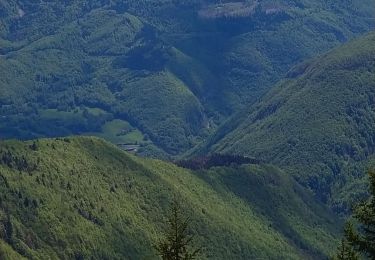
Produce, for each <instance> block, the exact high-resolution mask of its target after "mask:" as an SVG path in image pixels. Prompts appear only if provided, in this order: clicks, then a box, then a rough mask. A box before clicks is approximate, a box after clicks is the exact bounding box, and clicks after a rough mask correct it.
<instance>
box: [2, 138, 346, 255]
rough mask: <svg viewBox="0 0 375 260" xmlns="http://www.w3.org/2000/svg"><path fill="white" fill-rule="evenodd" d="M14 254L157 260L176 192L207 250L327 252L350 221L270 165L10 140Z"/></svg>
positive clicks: (101, 144) (8, 244)
mask: <svg viewBox="0 0 375 260" xmlns="http://www.w3.org/2000/svg"><path fill="white" fill-rule="evenodd" d="M0 191H1V192H0V252H1V254H2V255H3V256H4V255H6V256H7V257H8V259H21V256H23V257H25V258H28V259H74V258H75V259H82V258H84V259H86V258H88V259H91V258H94V259H154V258H155V252H154V251H153V249H152V245H153V243H155V242H156V241H157V239H158V237H159V236H160V234H161V233H162V230H163V227H164V224H163V223H165V220H166V212H167V210H168V207H169V203H170V201H171V200H172V198H173V196H176V197H177V198H178V199H179V200H180V201H181V202H183V203H182V205H183V210H184V211H185V213H186V215H188V216H191V232H192V234H194V235H195V240H194V241H195V243H197V244H199V245H203V247H204V251H203V255H202V256H201V258H202V259H205V258H214V259H251V258H258V259H259V258H262V259H265V258H266V259H280V257H281V258H285V259H301V258H303V259H321V258H323V257H325V256H327V255H328V254H330V253H331V250H332V248H334V247H335V245H336V242H337V240H336V238H337V236H338V233H339V232H338V231H337V230H338V228H339V226H340V221H338V220H337V218H336V217H335V216H334V215H333V214H331V213H330V212H329V211H328V210H327V209H326V208H325V207H324V206H322V205H320V204H319V203H317V202H316V201H315V200H314V199H312V196H311V193H310V192H307V191H306V190H305V189H303V188H302V187H301V186H300V185H299V184H297V182H295V181H294V180H293V179H292V178H290V176H289V175H288V174H285V173H284V172H282V171H280V170H278V169H276V168H275V167H272V166H270V165H255V164H254V165H237V166H236V165H233V166H232V167H212V168H210V169H207V170H202V171H195V172H194V171H190V170H187V169H182V168H178V167H177V166H175V165H173V164H171V163H166V162H162V161H158V160H151V159H141V158H138V157H135V156H133V155H130V154H128V153H125V152H123V151H122V150H120V149H118V148H117V147H115V146H113V145H112V144H109V143H107V142H105V141H103V140H101V139H98V138H89V137H72V138H58V139H41V140H35V141H29V142H19V141H2V142H1V143H0Z"/></svg>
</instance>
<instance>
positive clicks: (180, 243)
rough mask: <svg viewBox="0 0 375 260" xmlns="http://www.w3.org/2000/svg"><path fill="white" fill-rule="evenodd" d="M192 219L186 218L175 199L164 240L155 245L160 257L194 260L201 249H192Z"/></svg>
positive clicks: (164, 258) (165, 259)
mask: <svg viewBox="0 0 375 260" xmlns="http://www.w3.org/2000/svg"><path fill="white" fill-rule="evenodd" d="M189 223H190V219H189V218H188V217H185V216H184V214H183V212H182V209H181V205H180V204H179V202H178V200H177V199H176V198H174V199H173V202H172V205H171V208H170V212H169V216H168V221H167V224H168V225H167V229H166V231H165V234H164V238H163V239H162V240H161V241H159V243H158V244H157V245H155V249H156V250H157V252H158V254H159V256H160V257H161V258H162V259H163V260H193V259H196V257H197V256H198V254H199V252H200V251H201V249H200V248H199V249H192V248H191V243H192V240H193V236H191V235H189V234H188V232H189V230H188V228H189Z"/></svg>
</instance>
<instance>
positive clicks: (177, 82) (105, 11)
mask: <svg viewBox="0 0 375 260" xmlns="http://www.w3.org/2000/svg"><path fill="white" fill-rule="evenodd" d="M220 2H221V3H219V1H208V0H195V1H172V0H168V1H160V0H152V1H131V0H127V1H122V0H121V1H119V0H116V1H108V0H95V1H77V0H73V1H43V2H42V1H23V0H20V1H15V0H9V1H4V0H1V1H0V19H1V25H0V45H1V48H0V69H1V72H0V73H1V74H0V75H1V77H0V85H1V88H0V116H1V118H2V120H1V123H0V133H1V137H6V138H8V137H17V138H23V139H28V138H36V137H43V136H62V135H69V134H96V135H99V136H102V137H105V138H106V139H107V140H111V141H113V142H116V143H133V144H135V143H137V144H142V147H140V153H143V154H146V155H158V156H161V155H163V154H172V155H176V154H179V153H181V152H184V151H186V150H188V149H189V148H191V147H193V146H195V145H196V144H197V143H199V142H200V141H201V140H204V139H205V138H206V137H207V136H208V135H209V134H210V133H211V132H212V130H213V129H215V128H216V126H217V125H218V124H220V123H221V122H222V121H223V120H224V119H225V118H227V116H228V115H230V114H232V113H233V112H235V111H237V110H238V109H240V108H241V107H243V106H244V105H245V104H246V105H249V104H251V103H253V102H254V101H255V100H257V99H258V98H259V97H260V96H261V95H263V94H264V93H265V92H266V91H267V90H268V89H269V88H270V86H271V85H272V84H273V83H274V82H276V81H277V80H278V79H280V78H281V77H282V75H283V74H284V73H285V72H286V71H287V70H288V69H289V68H290V67H291V66H292V65H293V64H296V63H297V62H300V61H301V60H303V59H305V58H308V57H311V56H313V55H315V54H316V53H319V52H322V51H323V50H327V49H329V48H331V47H333V46H336V45H338V44H340V43H342V42H344V41H346V40H347V39H350V38H352V37H354V36H355V35H357V34H360V33H363V32H365V31H368V30H369V29H370V28H371V27H372V25H373V12H374V9H375V6H374V5H373V4H372V0H364V1H355V2H353V1H340V2H339V3H337V1H323V0H311V1H302V0H298V1H297V0H296V1H276V0H275V1H270V0H267V1H266V0H262V1H260V0H259V1H254V2H251V1H238V2H231V1H220ZM218 10H222V11H218Z"/></svg>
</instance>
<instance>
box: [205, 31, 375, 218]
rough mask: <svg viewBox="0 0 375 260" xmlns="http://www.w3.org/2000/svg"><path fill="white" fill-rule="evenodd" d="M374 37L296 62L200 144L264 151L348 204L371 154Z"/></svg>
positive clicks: (261, 154)
mask: <svg viewBox="0 0 375 260" xmlns="http://www.w3.org/2000/svg"><path fill="white" fill-rule="evenodd" d="M374 43H375V33H370V34H368V35H366V36H364V37H361V38H359V39H357V40H354V41H351V42H350V43H348V44H346V45H344V46H342V47H339V48H336V49H334V50H332V51H330V52H328V53H326V54H324V55H321V56H320V57H318V58H315V59H312V60H310V61H307V62H304V63H302V64H300V65H298V66H296V67H294V68H293V69H292V70H290V71H289V73H288V77H287V78H286V79H284V80H282V81H281V82H280V83H279V84H277V85H276V86H275V88H274V89H273V90H272V91H270V92H269V93H268V94H267V95H265V97H264V98H262V100H261V101H260V102H258V103H257V104H255V105H253V106H251V107H250V108H249V109H247V110H246V111H243V112H242V113H240V114H239V115H237V116H235V117H233V118H232V119H231V120H229V121H228V122H227V123H226V124H225V125H224V126H223V127H222V128H221V129H220V130H218V132H217V133H216V135H214V137H213V138H212V139H210V141H209V142H208V143H207V144H206V146H205V147H204V148H203V149H201V152H202V153H206V152H208V151H215V152H222V153H231V154H239V155H248V156H253V157H256V158H258V159H263V160H265V161H267V162H270V163H273V164H275V165H278V166H280V167H282V168H284V169H285V170H287V171H288V172H293V173H294V176H295V177H296V178H297V179H298V180H299V181H300V182H301V183H303V184H305V185H306V186H308V187H310V188H311V189H312V190H314V191H315V193H316V194H317V195H318V196H319V197H320V198H321V199H323V200H324V201H327V202H328V203H329V204H330V205H331V206H332V207H333V208H335V209H337V210H338V211H341V210H343V209H348V208H350V207H351V204H352V202H353V200H356V198H357V197H358V196H361V193H363V192H362V191H363V190H365V189H364V188H363V185H364V183H365V180H363V178H362V177H363V176H364V175H365V174H364V173H365V169H366V167H368V166H369V162H370V161H371V160H372V159H373V157H374V141H375V140H374V137H375V132H374V129H375V107H374V104H375V103H374V102H375V99H374V98H375V44H374ZM362 195H363V194H362Z"/></svg>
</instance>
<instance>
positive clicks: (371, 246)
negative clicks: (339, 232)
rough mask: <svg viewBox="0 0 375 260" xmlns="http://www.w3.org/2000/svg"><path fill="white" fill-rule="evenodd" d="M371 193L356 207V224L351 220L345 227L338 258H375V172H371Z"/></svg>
mask: <svg viewBox="0 0 375 260" xmlns="http://www.w3.org/2000/svg"><path fill="white" fill-rule="evenodd" d="M369 179H370V194H371V197H370V198H369V199H368V201H365V202H362V203H361V204H359V205H357V206H356V207H355V209H354V214H353V218H354V220H355V221H356V222H355V223H354V224H353V223H352V222H349V223H348V224H347V226H346V228H345V236H344V238H343V240H342V242H341V247H339V251H338V253H337V256H336V259H343V260H345V259H348V260H349V259H350V260H356V259H360V258H359V255H362V256H364V257H366V258H367V259H374V258H375V172H374V171H370V172H369Z"/></svg>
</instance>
